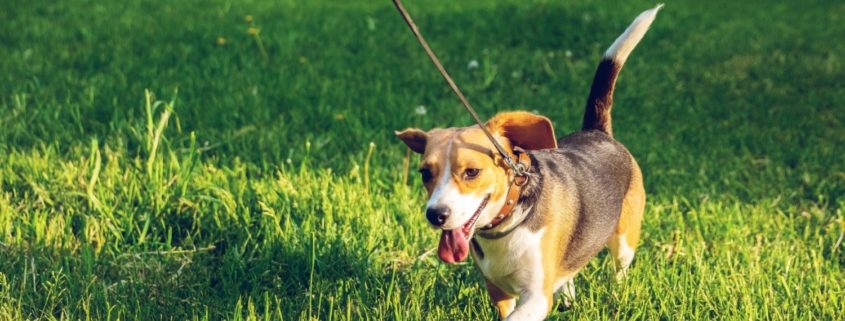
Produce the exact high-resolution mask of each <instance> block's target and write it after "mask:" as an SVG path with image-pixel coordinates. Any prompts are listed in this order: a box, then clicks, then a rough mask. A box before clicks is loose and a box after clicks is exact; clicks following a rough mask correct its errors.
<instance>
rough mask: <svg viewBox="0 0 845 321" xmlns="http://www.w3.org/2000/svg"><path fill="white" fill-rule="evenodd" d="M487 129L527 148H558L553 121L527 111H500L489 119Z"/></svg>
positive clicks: (514, 144)
mask: <svg viewBox="0 0 845 321" xmlns="http://www.w3.org/2000/svg"><path fill="white" fill-rule="evenodd" d="M487 129H489V130H490V132H493V133H496V134H499V135H501V136H504V137H507V139H509V140H510V141H511V144H512V145H513V146H519V147H521V148H522V149H525V150H538V149H546V148H557V140H556V139H555V130H554V127H552V122H551V121H550V120H549V119H548V118H546V117H543V116H540V115H535V114H532V113H529V112H526V111H514V112H506V113H499V114H497V115H496V116H493V118H491V119H490V120H488V121H487Z"/></svg>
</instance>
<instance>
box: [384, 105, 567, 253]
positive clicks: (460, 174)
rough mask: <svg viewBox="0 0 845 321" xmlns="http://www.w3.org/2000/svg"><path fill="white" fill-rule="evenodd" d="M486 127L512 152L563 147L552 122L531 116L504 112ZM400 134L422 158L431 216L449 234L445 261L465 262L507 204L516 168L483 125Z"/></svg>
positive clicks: (443, 237) (444, 246)
mask: <svg viewBox="0 0 845 321" xmlns="http://www.w3.org/2000/svg"><path fill="white" fill-rule="evenodd" d="M486 127H487V129H488V130H489V131H490V133H491V134H492V135H493V137H495V138H496V140H497V141H498V142H499V144H500V145H502V147H503V148H504V149H505V150H506V151H508V152H510V151H512V150H513V148H514V147H517V146H518V147H520V148H522V149H525V150H538V149H546V148H555V147H556V146H557V143H556V140H555V135H554V129H553V127H552V123H551V122H550V121H549V119H548V118H546V117H543V116H539V115H535V114H532V113H529V112H522V111H518V112H507V113H501V114H498V115H496V116H495V117H493V118H491V119H490V120H489V121H487V124H486ZM396 136H398V137H399V138H400V139H402V141H403V142H405V144H406V145H408V147H410V148H411V150H413V151H414V152H417V153H420V154H422V160H421V161H420V166H419V172H420V175H421V176H422V181H423V183H424V184H425V189H426V190H427V191H428V196H429V199H428V202H427V203H426V210H425V214H426V218H427V219H428V221H429V222H430V223H431V224H432V225H433V226H434V227H436V228H440V229H442V230H443V234H442V235H441V237H440V246H439V248H438V255H439V256H440V259H441V260H443V261H444V262H447V263H454V262H459V261H463V260H464V259H465V258H466V256H467V254H468V252H469V245H468V242H469V240H470V239H471V238H472V236H473V233H474V232H475V229H476V227H477V226H485V225H487V224H490V223H491V222H492V221H493V219H494V218H495V216H496V215H497V214H498V212H499V210H500V209H501V208H502V206H503V205H504V202H505V196H506V194H507V192H508V186H509V180H510V176H511V172H510V169H509V168H508V166H507V165H506V163H505V162H504V160H503V159H502V157H501V156H500V155H499V153H498V152H497V150H496V147H495V146H494V145H493V143H492V142H490V140H489V139H488V138H487V136H486V135H485V134H484V132H483V131H482V130H481V129H480V128H478V126H470V127H463V128H447V129H441V128H435V129H432V130H430V131H427V132H426V131H422V130H420V129H416V128H409V129H405V130H403V131H401V132H396Z"/></svg>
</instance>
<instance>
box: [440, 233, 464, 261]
mask: <svg viewBox="0 0 845 321" xmlns="http://www.w3.org/2000/svg"><path fill="white" fill-rule="evenodd" d="M467 253H469V243H467V238H466V235H464V229H462V228H456V229H453V230H448V231H443V234H441V235H440V246H439V247H438V248H437V255H438V256H440V260H441V261H443V262H446V263H455V262H460V261H463V260H464V259H466V258H467Z"/></svg>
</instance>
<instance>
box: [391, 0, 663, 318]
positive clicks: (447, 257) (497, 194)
mask: <svg viewBox="0 0 845 321" xmlns="http://www.w3.org/2000/svg"><path fill="white" fill-rule="evenodd" d="M661 7H662V5H658V6H657V7H655V8H653V9H650V10H646V11H644V12H642V13H641V14H640V15H639V16H638V17H637V18H636V19H635V20H634V22H633V23H632V24H631V25H630V26H629V27H628V28H627V29H626V30H625V32H623V33H622V35H620V36H619V37H618V38H617V39H616V41H614V42H613V44H612V45H611V46H610V48H608V49H607V51H606V52H605V54H604V57H603V59H602V60H601V62H600V63H599V65H598V68H597V70H596V74H595V77H594V79H593V83H592V88H591V89H590V95H589V98H588V99H587V106H586V110H585V114H584V119H583V125H582V128H581V131H579V132H575V133H572V134H570V135H568V136H566V137H563V138H561V139H560V140H556V138H555V134H554V128H553V126H552V123H551V121H550V120H549V119H548V118H546V117H543V116H540V115H536V114H533V113H529V112H525V111H515V112H504V113H499V114H497V115H496V116H494V117H493V118H491V119H490V120H488V121H487V123H486V124H485V127H486V128H487V129H488V130H489V132H490V133H491V134H492V135H493V137H494V138H495V139H496V140H497V142H498V143H499V144H500V145H501V146H502V147H504V149H505V150H506V151H507V152H508V153H510V156H511V158H512V159H514V160H517V161H518V162H519V163H520V164H522V166H524V167H525V168H528V171H527V173H526V174H524V175H515V174H516V173H515V171H514V170H512V167H510V166H509V165H508V164H507V163H506V161H505V159H504V158H503V157H502V156H501V155H500V154H499V153H498V152H497V150H496V149H495V146H494V145H493V144H492V143H491V141H490V140H489V139H488V137H487V136H486V135H485V133H484V132H483V131H482V130H481V129H480V128H479V126H470V127H463V128H445V129H444V128H435V129H432V130H429V131H423V130H420V129H416V128H408V129H405V130H403V131H397V132H396V135H397V136H398V137H399V138H400V139H401V140H402V141H403V142H404V143H405V144H406V145H407V146H408V147H409V148H410V149H411V150H413V151H414V152H416V153H419V154H422V158H421V160H420V166H419V172H420V174H421V176H422V181H423V183H424V184H425V189H426V191H427V192H428V196H429V199H428V202H427V203H426V210H425V216H426V218H427V220H428V221H429V222H430V223H431V225H433V226H434V227H435V228H438V229H441V230H442V232H441V236H440V244H439V246H438V251H437V254H438V256H439V257H440V259H441V260H442V261H443V262H446V263H455V262H460V261H463V260H465V259H466V257H467V255H468V253H471V254H472V256H473V261H474V262H475V265H476V267H477V268H478V269H479V270H480V271H481V273H482V274H483V276H484V279H485V283H486V287H487V292H488V294H489V295H490V298H491V300H492V302H493V303H494V304H495V306H496V309H497V310H498V313H499V316H500V317H501V318H502V319H504V320H510V321H516V320H543V319H545V317H546V316H547V315H548V313H549V311H550V310H551V308H552V306H553V299H554V295H555V293H560V294H562V295H563V296H564V297H565V298H566V299H567V302H568V300H569V299H572V298H574V297H575V289H574V283H573V278H574V277H575V275H576V274H577V273H578V272H579V271H580V270H581V269H582V268H583V267H584V266H585V265H586V264H587V263H588V262H589V260H590V259H591V258H592V257H594V256H595V255H596V254H597V253H598V252H599V251H600V250H601V249H602V248H603V247H604V246H607V247H608V248H609V250H610V254H611V256H612V257H613V259H614V263H615V265H616V271H617V273H616V276H617V278H622V277H624V275H625V273H626V271H627V269H628V267H629V266H630V264H631V262H632V261H633V259H634V252H635V249H636V247H637V243H638V241H639V237H640V227H641V223H642V220H643V211H644V209H645V201H646V196H645V190H644V188H643V176H642V172H641V171H640V168H639V165H638V164H637V162H636V160H634V157H633V156H632V155H631V153H630V152H629V151H628V150H627V149H626V148H625V147H624V146H623V145H622V144H621V143H619V142H617V141H616V140H614V139H613V130H612V126H611V116H610V110H611V107H612V105H613V91H614V86H615V83H616V79H617V76H618V75H619V72H620V70H621V69H622V66H623V65H624V64H625V61H626V60H627V58H628V55H629V54H630V53H631V51H632V50H633V49H634V47H635V46H636V45H637V44H638V43H639V41H640V40H641V39H642V38H643V36H644V35H645V33H646V32H647V31H648V28H649V26H650V25H651V23H652V22H653V21H654V19H655V17H656V16H657V12H658V11H659V10H660V8H661ZM517 298H518V299H519V303H518V304H517Z"/></svg>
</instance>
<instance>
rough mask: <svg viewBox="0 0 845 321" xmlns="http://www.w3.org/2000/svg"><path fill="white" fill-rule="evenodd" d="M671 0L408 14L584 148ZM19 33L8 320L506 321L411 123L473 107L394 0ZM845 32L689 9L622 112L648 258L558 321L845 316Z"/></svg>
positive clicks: (830, 5)
mask: <svg viewBox="0 0 845 321" xmlns="http://www.w3.org/2000/svg"><path fill="white" fill-rule="evenodd" d="M655 4H656V3H655V2H649V1H641V0H637V1H621V0H613V1H550V0H543V1H521V0H502V1H483V0H470V1H448V0H425V1H423V0H406V2H405V5H406V6H407V7H408V9H409V10H410V11H411V12H412V13H413V14H414V15H415V18H416V20H417V23H418V24H419V25H420V27H421V28H422V30H423V32H424V34H425V35H426V36H427V37H428V39H429V41H430V42H431V44H432V46H433V47H434V49H435V50H436V51H437V52H438V54H439V55H440V56H441V59H442V60H443V62H444V64H445V65H446V66H447V68H449V69H450V71H451V73H452V74H453V76H454V77H455V78H456V81H457V82H458V83H459V84H460V85H461V86H462V88H463V90H464V91H465V92H466V94H467V95H468V96H469V98H470V100H471V101H472V102H473V103H474V105H476V108H477V109H478V111H479V113H480V114H482V117H484V116H491V115H493V114H494V113H495V112H497V111H504V110H513V109H526V110H532V111H537V112H539V113H542V114H544V115H547V116H549V117H550V118H551V119H552V120H553V121H554V123H555V125H556V126H557V133H558V134H560V135H562V134H564V133H568V132H570V131H573V130H575V129H577V128H578V126H579V125H580V121H581V113H582V110H583V107H582V106H583V103H584V100H585V98H586V96H587V93H588V90H589V85H590V81H591V80H592V74H593V72H594V70H595V67H596V64H597V62H598V60H599V58H600V56H601V54H602V52H603V51H604V49H605V48H606V47H607V46H609V45H610V43H611V42H612V41H613V39H614V38H615V37H616V36H617V35H618V34H619V33H621V32H622V30H623V29H624V28H625V26H627V24H628V23H629V22H630V21H631V20H632V19H633V18H634V17H635V16H636V15H637V14H638V13H639V12H641V11H642V10H645V9H647V8H650V7H653V6H654V5H655ZM250 28H253V29H251V30H250ZM0 30H2V32H0V320H23V319H32V320H41V319H43V320H52V319H56V320H59V319H61V320H89V319H90V320H159V319H160V320H281V319H284V320H492V319H494V318H495V311H494V309H493V308H492V306H491V304H490V301H489V299H488V298H487V295H486V292H485V290H484V286H483V281H482V280H481V277H480V275H479V273H478V272H477V271H476V270H475V268H474V267H473V266H472V263H471V262H467V263H463V264H459V265H454V266H447V265H445V264H442V263H440V262H439V261H438V259H437V256H436V255H431V252H432V249H434V248H435V247H436V245H437V238H438V237H439V233H438V232H436V231H434V230H432V229H431V228H429V227H428V225H427V223H426V221H425V219H424V215H423V213H422V209H423V203H424V201H425V195H424V192H423V189H422V186H421V184H420V182H419V178H418V177H417V175H416V173H415V171H414V169H415V168H416V166H417V161H418V157H417V156H416V155H412V156H411V157H409V158H406V157H407V156H406V155H407V154H406V152H407V150H406V148H405V146H404V145H403V144H402V143H401V142H400V141H399V140H398V139H396V138H394V137H393V130H396V129H402V128H405V127H412V126H413V127H421V128H426V129H427V128H431V127H436V126H439V127H449V126H466V125H469V124H470V118H469V116H468V115H467V114H466V112H465V111H464V110H463V109H462V107H461V106H460V105H459V103H458V101H457V100H456V99H455V98H454V97H453V95H452V93H451V92H450V91H449V89H448V88H447V87H446V86H445V84H444V83H443V81H442V79H441V78H440V77H439V75H438V74H437V73H436V71H435V70H434V68H433V67H432V66H431V65H430V63H429V62H428V60H427V58H426V57H425V55H424V54H423V52H422V51H421V49H420V47H419V45H418V44H417V43H416V41H415V40H414V39H413V37H412V35H411V34H410V32H409V31H408V29H407V27H406V26H405V25H404V22H403V21H402V20H401V18H400V17H399V15H398V14H397V13H396V11H395V9H394V8H393V6H392V4H391V3H390V1H388V0H383V1H364V0H360V1H340V0H334V1H330V0H315V1H294V0H289V1H281V0H280V1H257V0H246V1H224V0H209V1H199V0H188V1H166V0H138V1H86V0H67V1H44V0H34V1H26V0H11V1H2V2H0ZM844 34H845V4H843V3H841V2H837V1H758V0H755V1H728V0H714V1H669V2H668V3H667V4H666V7H665V8H664V9H663V10H662V11H661V13H660V14H659V15H658V17H657V20H656V21H655V23H654V25H653V27H652V30H651V31H650V32H649V34H647V35H646V37H645V38H644V40H643V41H642V42H641V43H640V46H639V47H638V48H637V50H635V51H634V52H633V54H632V55H631V58H630V59H629V61H628V64H627V65H626V67H625V69H624V70H623V71H622V76H621V78H620V81H619V83H618V90H617V93H616V103H615V109H614V129H615V133H616V138H617V139H618V140H620V141H621V142H623V143H624V144H625V145H626V146H628V148H629V149H630V150H631V152H632V153H633V154H634V156H635V157H636V158H637V159H638V161H639V163H640V165H641V166H642V169H643V172H644V176H645V184H646V190H647V194H648V205H647V208H646V219H645V223H644V232H643V237H642V243H641V246H640V249H639V251H638V253H637V258H636V260H635V262H634V265H633V267H632V269H631V272H630V275H629V278H628V279H627V280H626V281H625V282H622V283H615V282H614V281H613V268H612V262H611V259H610V258H609V257H607V256H606V254H605V253H601V254H600V255H599V257H598V258H596V259H593V260H592V261H591V263H590V264H589V265H588V266H587V267H586V268H585V270H583V271H582V273H581V274H580V276H579V277H578V278H577V279H576V287H577V289H578V298H577V300H576V301H575V307H574V308H573V309H570V310H567V311H564V312H554V313H553V314H552V316H551V318H550V319H555V320H557V319H566V320H605V319H622V320H627V319H642V320H713V319H729V320H843V319H845V299H843V298H845V270H844V269H843V267H845V253H843V252H845V244H843V235H845V214H843V208H845V156H843V155H845V56H843V52H845V42H843V41H842V36H843V35H844ZM471 61H476V62H477V63H478V67H477V68H468V65H469V63H470V62H471ZM406 162H407V163H409V165H405V164H406ZM408 167H410V169H411V170H410V174H408V172H409V171H408Z"/></svg>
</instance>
